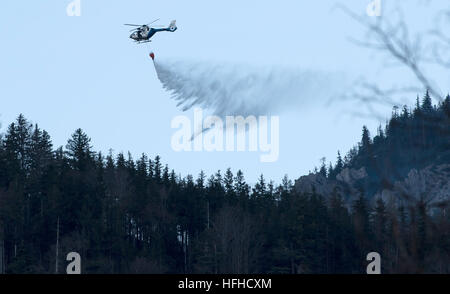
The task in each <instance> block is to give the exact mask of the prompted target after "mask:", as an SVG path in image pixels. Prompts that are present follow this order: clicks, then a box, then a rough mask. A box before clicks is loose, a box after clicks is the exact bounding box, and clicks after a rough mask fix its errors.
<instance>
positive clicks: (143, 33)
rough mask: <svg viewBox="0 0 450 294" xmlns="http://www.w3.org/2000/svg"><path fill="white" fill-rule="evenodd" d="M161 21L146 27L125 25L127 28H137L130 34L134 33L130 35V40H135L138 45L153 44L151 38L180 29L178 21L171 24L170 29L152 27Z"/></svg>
mask: <svg viewBox="0 0 450 294" xmlns="http://www.w3.org/2000/svg"><path fill="white" fill-rule="evenodd" d="M158 20H159V19H157V20H154V21H153V22H151V23H149V24H144V25H136V24H125V25H126V26H133V27H136V28H134V29H132V30H131V31H130V32H133V33H132V34H131V35H130V39H133V40H134V41H135V42H136V43H138V44H140V43H148V42H151V40H150V39H151V38H152V37H153V36H154V35H155V34H156V33H158V32H163V31H166V32H175V31H176V30H177V29H178V28H177V25H176V20H173V21H172V22H170V24H169V26H168V27H160V26H151V25H152V24H153V23H155V22H157V21H158Z"/></svg>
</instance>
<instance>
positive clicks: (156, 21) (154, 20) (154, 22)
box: [147, 18, 160, 26]
mask: <svg viewBox="0 0 450 294" xmlns="http://www.w3.org/2000/svg"><path fill="white" fill-rule="evenodd" d="M158 20H160V18H158V19H155V20H154V21H152V22H151V23H149V24H147V25H148V26H149V25H151V24H152V23H155V22H157V21H158Z"/></svg>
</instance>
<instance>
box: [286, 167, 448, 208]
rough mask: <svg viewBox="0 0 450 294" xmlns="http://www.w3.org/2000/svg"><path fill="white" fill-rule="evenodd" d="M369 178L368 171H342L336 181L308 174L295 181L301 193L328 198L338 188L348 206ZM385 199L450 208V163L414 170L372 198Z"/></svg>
mask: <svg viewBox="0 0 450 294" xmlns="http://www.w3.org/2000/svg"><path fill="white" fill-rule="evenodd" d="M366 177H367V173H366V170H365V168H364V167H363V168H360V169H351V168H346V169H344V170H342V171H341V172H340V173H339V174H338V175H337V176H336V179H328V178H326V177H324V176H323V175H321V174H309V175H307V176H303V177H301V178H299V179H298V180H296V181H295V190H296V191H297V192H298V193H312V192H313V190H315V192H316V193H317V194H320V195H322V196H324V197H325V198H327V197H328V196H330V195H331V194H332V192H333V190H335V189H338V191H339V192H340V193H341V194H342V196H343V197H344V199H346V201H347V203H348V204H350V203H351V201H353V200H354V199H356V198H357V197H359V192H358V190H357V188H356V183H357V182H358V181H361V180H364V179H365V178H366ZM380 197H381V198H382V199H383V200H384V201H385V202H389V203H394V204H396V205H405V204H408V203H410V204H411V203H414V202H417V201H420V200H423V201H424V202H426V203H427V205H428V206H429V207H438V206H450V164H441V165H430V166H428V167H426V168H424V169H421V170H416V169H412V170H411V171H410V172H409V173H408V176H407V177H406V178H404V179H403V180H401V181H395V182H394V183H393V184H392V185H391V187H390V188H388V189H382V188H381V185H380V189H379V190H378V191H377V192H376V193H375V194H374V195H372V196H371V197H370V199H369V200H371V201H374V200H376V199H378V198H380Z"/></svg>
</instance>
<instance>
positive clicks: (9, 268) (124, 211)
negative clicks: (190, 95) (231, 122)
mask: <svg viewBox="0 0 450 294" xmlns="http://www.w3.org/2000/svg"><path fill="white" fill-rule="evenodd" d="M449 110H450V98H449V97H447V98H446V99H445V100H444V101H443V102H442V103H440V104H439V106H437V107H434V106H432V104H431V99H430V98H429V95H428V94H427V95H425V98H424V99H423V101H422V103H421V104H420V105H419V103H418V105H417V106H416V108H415V109H414V110H413V111H411V112H410V111H408V110H407V108H404V109H403V111H402V112H401V113H397V111H394V113H393V117H392V118H391V119H390V121H389V122H388V125H387V127H386V128H385V129H384V130H381V128H380V130H379V134H378V135H377V136H376V137H375V138H374V139H373V140H372V139H371V138H370V135H369V133H368V131H367V128H364V129H363V136H362V141H361V142H360V143H359V144H358V146H357V147H355V148H354V149H352V150H351V151H350V152H349V154H347V156H345V158H344V159H342V158H341V157H340V156H339V157H338V161H337V163H336V164H335V165H334V166H331V167H329V168H328V169H327V168H325V167H324V166H323V167H322V168H321V169H320V170H319V171H318V172H320V173H324V174H325V175H326V176H327V177H328V178H334V177H335V176H336V174H338V173H339V172H340V171H341V170H342V169H343V168H353V167H354V168H357V167H362V166H364V167H365V168H367V170H368V174H369V175H370V177H369V182H368V183H364V185H363V186H362V189H360V191H361V192H360V195H358V196H359V197H357V200H356V201H354V202H352V203H351V204H350V207H349V205H347V203H346V202H345V200H344V199H345V198H346V197H347V196H348V195H343V194H344V193H343V192H341V191H339V190H337V189H335V191H334V192H333V193H331V194H330V195H318V194H317V193H316V192H314V191H313V192H312V193H299V192H298V191H296V189H295V188H294V185H293V183H292V182H291V181H290V180H289V179H288V177H287V176H286V177H284V178H283V180H282V183H281V184H280V185H275V184H274V183H273V182H271V181H266V179H265V178H264V177H263V176H262V175H261V177H260V178H259V180H258V181H257V183H256V184H255V185H254V186H250V185H249V184H248V183H247V182H246V180H245V179H244V175H243V173H242V172H241V171H238V172H237V173H236V174H233V173H232V171H231V169H228V170H227V171H225V172H224V173H221V172H220V171H218V172H217V173H216V174H214V175H211V176H210V177H209V178H207V176H206V175H205V174H204V173H203V172H202V173H200V175H198V176H197V177H195V178H194V177H193V176H191V175H188V176H186V177H184V178H182V177H180V176H178V175H177V174H176V173H175V171H173V170H169V168H168V167H167V166H164V165H163V163H162V162H161V159H160V157H159V156H156V157H155V158H154V159H149V158H148V157H147V156H146V155H145V154H143V155H142V156H141V157H140V158H138V159H133V158H132V156H131V155H130V154H127V155H124V154H122V153H119V154H118V155H113V154H112V153H110V154H108V155H106V156H105V155H103V154H101V153H100V152H94V151H93V147H92V146H91V143H90V138H89V137H88V136H87V135H86V134H85V133H84V132H83V131H82V130H81V129H78V130H76V131H75V132H74V133H73V135H72V136H71V138H70V139H69V140H68V142H67V145H66V146H65V148H62V147H60V148H58V149H56V150H54V149H53V146H52V142H51V139H50V136H49V134H48V133H47V132H46V131H44V130H41V129H40V128H39V127H38V126H37V125H31V124H30V123H29V122H28V121H27V119H26V118H25V117H24V116H23V115H20V116H19V117H18V118H17V120H16V121H15V122H14V123H12V124H11V125H9V127H8V128H7V130H6V133H5V134H4V135H3V136H2V137H1V138H0V143H1V144H0V249H3V250H2V251H3V252H2V253H3V254H2V255H3V258H2V257H0V260H3V264H4V266H3V269H4V271H5V272H6V273H65V267H66V265H67V261H66V259H65V258H66V255H67V254H68V253H69V252H72V251H75V252H78V253H79V254H80V255H81V258H82V262H81V264H82V273H86V274H91V273H212V274H214V273H287V274H289V273H292V274H294V273H365V271H366V266H367V264H368V261H366V256H367V254H368V253H369V252H372V251H376V252H378V253H380V254H381V257H382V272H384V273H450V266H449V265H450V256H449V254H450V217H449V213H448V212H447V213H446V209H447V207H446V206H442V207H441V210H440V211H439V213H437V214H433V215H432V214H430V213H429V209H428V207H427V204H426V203H425V202H422V201H418V202H414V203H411V205H408V206H402V207H398V206H393V205H388V204H387V203H384V202H383V200H381V199H378V200H377V201H374V202H373V201H369V197H367V193H368V192H367V191H368V190H370V189H375V188H374V187H376V186H379V187H378V188H381V186H380V185H384V184H381V183H388V182H392V181H393V180H395V179H397V178H402V177H403V176H404V175H405V174H406V173H407V172H408V169H410V168H420V167H423V166H426V165H427V164H432V163H449V158H448V153H445V152H443V151H442V150H444V151H448V150H449V146H448V144H449V142H450V136H449V129H450V128H449V126H450V123H449V118H450V111H449ZM293 135H294V134H293ZM445 154H446V155H445ZM374 155H377V157H376V158H377V159H374ZM444 155H445V156H447V157H445V156H444ZM407 167H408V168H407ZM380 171H381V172H380ZM364 188H368V189H366V190H364ZM364 191H366V192H364ZM371 203H375V204H374V205H372V204H371Z"/></svg>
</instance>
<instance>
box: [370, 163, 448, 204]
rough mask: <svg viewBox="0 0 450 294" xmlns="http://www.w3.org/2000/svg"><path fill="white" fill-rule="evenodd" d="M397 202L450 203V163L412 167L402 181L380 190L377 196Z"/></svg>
mask: <svg viewBox="0 0 450 294" xmlns="http://www.w3.org/2000/svg"><path fill="white" fill-rule="evenodd" d="M379 197H381V198H382V199H383V200H385V201H394V202H395V203H396V204H403V205H404V204H408V203H414V202H418V201H424V202H425V203H426V204H427V205H428V206H429V207H431V208H433V207H439V206H448V205H449V204H450V164H442V165H437V166H435V165H431V166H428V167H426V168H424V169H421V170H416V169H412V170H411V171H410V172H409V173H408V176H407V177H406V178H405V179H404V180H402V181H396V182H395V183H394V185H393V187H392V188H391V189H384V190H382V191H379V192H378V193H377V194H376V195H375V198H379Z"/></svg>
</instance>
